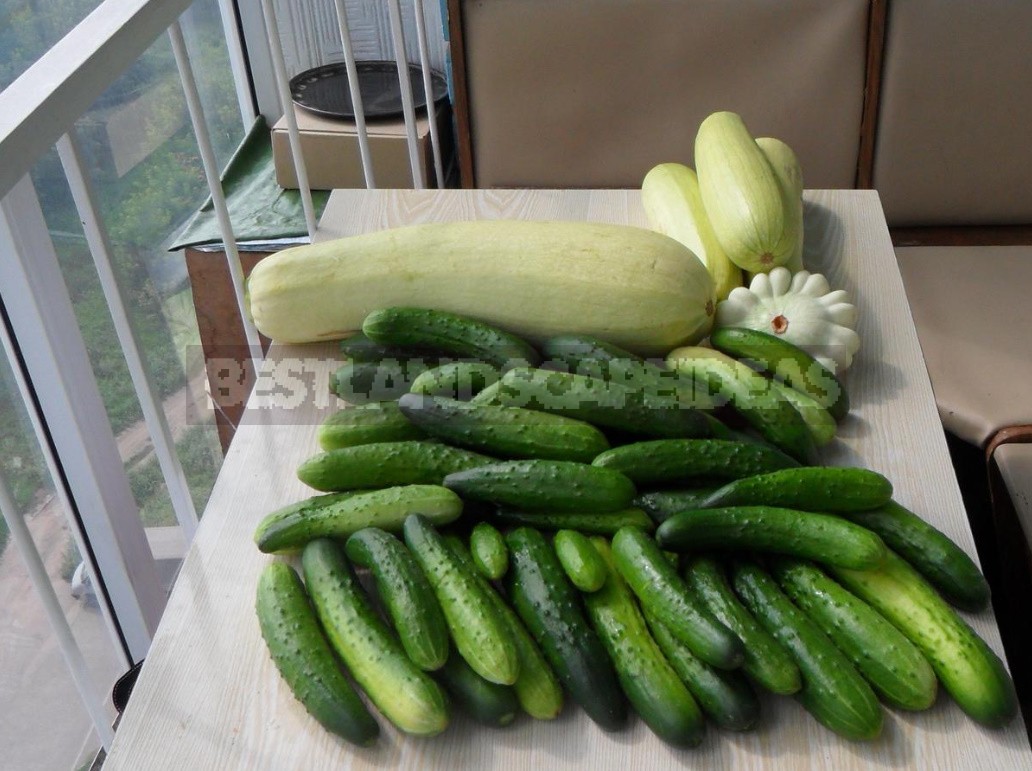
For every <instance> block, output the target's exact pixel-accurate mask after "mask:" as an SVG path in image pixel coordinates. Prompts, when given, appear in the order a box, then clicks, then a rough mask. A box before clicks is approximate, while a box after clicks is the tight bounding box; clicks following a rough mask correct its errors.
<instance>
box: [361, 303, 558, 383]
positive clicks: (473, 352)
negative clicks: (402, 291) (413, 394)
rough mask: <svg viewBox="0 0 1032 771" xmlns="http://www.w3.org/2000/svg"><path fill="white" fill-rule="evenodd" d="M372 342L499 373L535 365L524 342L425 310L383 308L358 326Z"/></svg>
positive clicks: (534, 353) (461, 318)
mask: <svg viewBox="0 0 1032 771" xmlns="http://www.w3.org/2000/svg"><path fill="white" fill-rule="evenodd" d="M362 331H363V332H364V333H365V334H366V335H367V336H368V337H369V338H370V339H372V340H373V341H375V342H378V343H382V344H383V345H391V346H398V347H401V348H413V347H414V348H424V349H425V348H429V349H432V350H435V351H441V352H443V353H445V354H449V355H451V356H454V357H456V358H459V359H475V360H479V361H483V362H486V363H487V364H491V365H492V366H495V367H498V368H499V369H508V368H509V367H515V366H521V365H522V366H527V365H531V366H533V365H536V364H537V363H538V361H540V357H539V356H538V353H537V351H535V350H534V348H533V347H532V346H531V345H530V344H529V343H527V342H526V341H524V340H521V339H520V338H518V337H516V336H515V335H511V334H509V333H508V332H503V331H502V330H500V329H496V328H495V327H492V326H490V325H488V324H484V323H482V322H479V321H475V320H473V319H470V318H466V317H465V316H459V315H457V314H454V313H447V312H445V311H438V310H431V309H429V308H384V309H383V310H378V311H373V312H372V313H370V314H369V315H368V316H366V318H365V320H364V321H363V322H362Z"/></svg>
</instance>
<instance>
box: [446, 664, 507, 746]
mask: <svg viewBox="0 0 1032 771" xmlns="http://www.w3.org/2000/svg"><path fill="white" fill-rule="evenodd" d="M436 676H437V679H438V680H439V681H440V682H441V683H442V684H443V685H444V687H445V689H446V690H447V691H448V693H450V694H451V695H452V697H453V698H454V700H455V701H456V702H457V703H458V705H459V707H460V708H461V709H462V711H463V712H465V713H466V714H468V715H469V716H470V717H472V718H473V719H474V720H476V721H477V722H478V723H480V724H481V725H486V726H490V727H491V728H504V727H505V726H507V725H509V724H510V723H512V721H513V720H515V719H516V715H517V714H518V713H519V711H520V705H519V702H518V701H517V700H516V691H515V690H513V688H512V686H509V685H499V684H498V683H492V682H491V681H490V680H485V679H484V678H483V677H481V676H480V675H478V674H477V673H476V672H475V671H474V670H473V668H472V667H471V666H470V665H469V664H468V663H466V660H465V659H464V658H462V656H460V655H459V654H458V653H456V652H454V651H453V652H452V655H451V656H449V657H448V661H447V663H446V664H445V665H444V666H443V667H441V669H439V670H438V671H437V673H436Z"/></svg>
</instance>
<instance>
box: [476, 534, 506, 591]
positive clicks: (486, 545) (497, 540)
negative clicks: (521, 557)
mask: <svg viewBox="0 0 1032 771" xmlns="http://www.w3.org/2000/svg"><path fill="white" fill-rule="evenodd" d="M469 551H470V554H471V555H472V558H473V564H474V565H475V566H476V568H477V572H479V573H480V575H482V576H484V578H487V579H490V580H491V581H497V580H498V579H499V578H501V577H502V576H504V575H505V571H506V570H508V569H509V550H508V549H507V548H506V546H505V538H504V537H502V534H501V533H499V532H498V528H496V527H495V526H494V525H492V524H490V523H489V522H477V524H476V525H474V526H473V530H472V531H471V532H470V534H469Z"/></svg>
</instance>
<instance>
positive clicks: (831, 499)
mask: <svg viewBox="0 0 1032 771" xmlns="http://www.w3.org/2000/svg"><path fill="white" fill-rule="evenodd" d="M891 497H892V483H891V482H890V481H889V480H888V479H886V478H885V477H883V476H882V475H881V474H879V473H877V472H875V471H868V470H867V469H863V468H844V467H840V466H804V467H802V468H790V469H782V470H780V471H771V472H768V473H766V474H757V475H756V476H751V477H745V478H743V479H736V480H735V481H733V482H729V483H728V484H726V485H724V486H723V487H721V488H720V489H719V490H716V491H715V492H714V493H713V494H712V495H711V496H710V497H709V498H707V499H706V500H705V501H703V502H702V504H700V505H699V506H698V508H703V509H709V508H716V507H720V506H781V507H783V508H787V509H800V510H803V511H822V512H831V513H839V512H850V511H866V510H868V509H874V508H877V507H879V506H884V505H885V504H886V503H888V501H889V500H890V499H891Z"/></svg>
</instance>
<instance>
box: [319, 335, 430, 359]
mask: <svg viewBox="0 0 1032 771" xmlns="http://www.w3.org/2000/svg"><path fill="white" fill-rule="evenodd" d="M340 352H341V353H342V354H344V357H345V358H346V359H350V360H351V361H357V362H363V363H364V362H378V361H383V360H384V359H394V360H396V361H406V360H407V359H410V358H413V357H422V358H434V357H435V356H436V354H434V353H432V352H430V351H421V352H420V351H413V350H411V349H406V348H395V347H391V346H388V345H381V344H380V343H376V342H373V341H372V340H370V339H369V338H368V337H367V336H366V335H365V334H363V333H362V332H356V333H355V334H353V335H352V336H351V337H349V338H346V339H345V340H341V341H340Z"/></svg>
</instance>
